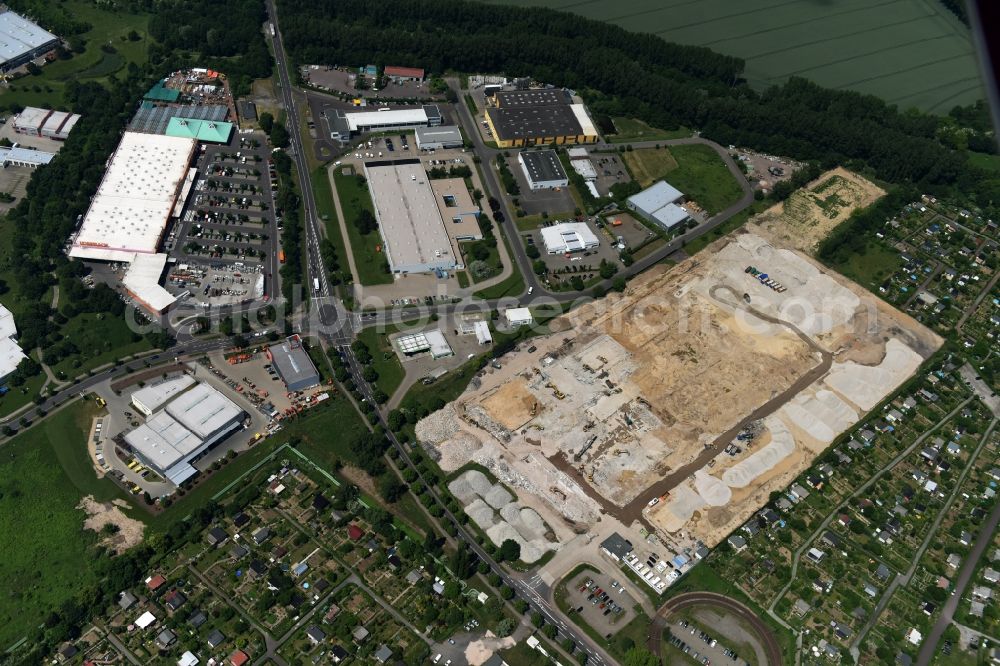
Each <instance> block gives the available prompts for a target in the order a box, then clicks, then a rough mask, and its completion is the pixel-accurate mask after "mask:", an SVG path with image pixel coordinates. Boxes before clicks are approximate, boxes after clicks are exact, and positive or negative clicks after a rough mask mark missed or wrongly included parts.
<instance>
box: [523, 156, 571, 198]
mask: <svg viewBox="0 0 1000 666" xmlns="http://www.w3.org/2000/svg"><path fill="white" fill-rule="evenodd" d="M517 161H518V162H520V164H521V170H522V171H524V177H525V178H526V179H527V180H528V187H530V188H531V189H532V190H548V189H552V188H556V187H566V186H567V185H569V178H568V177H567V176H566V171H565V169H563V166H562V162H560V161H559V155H557V154H556V151H554V150H522V151H521V152H519V153H518V154H517Z"/></svg>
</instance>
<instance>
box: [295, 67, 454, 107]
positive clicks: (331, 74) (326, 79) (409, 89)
mask: <svg viewBox="0 0 1000 666" xmlns="http://www.w3.org/2000/svg"><path fill="white" fill-rule="evenodd" d="M301 72H302V79H303V80H304V81H305V82H306V83H308V84H309V85H311V86H313V87H315V88H319V89H320V90H327V91H330V92H334V93H343V94H347V95H351V96H352V97H362V98H365V99H379V98H382V99H430V98H432V97H434V95H433V94H432V93H431V91H430V86H429V84H428V83H427V82H426V81H425V82H423V83H417V82H416V81H403V82H400V83H396V82H393V81H387V82H386V87H385V88H382V89H379V90H375V89H373V88H371V87H370V86H371V78H370V77H369V79H368V86H369V87H367V88H364V89H361V90H359V89H358V88H357V87H356V84H355V77H356V76H357V75H358V70H357V68H354V67H339V68H335V67H329V66H327V65H306V66H304V67H302V68H301Z"/></svg>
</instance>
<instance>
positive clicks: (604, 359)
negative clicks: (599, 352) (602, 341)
mask: <svg viewBox="0 0 1000 666" xmlns="http://www.w3.org/2000/svg"><path fill="white" fill-rule="evenodd" d="M597 360H598V361H600V362H601V363H607V362H608V359H606V358H604V357H603V356H598V357H597Z"/></svg>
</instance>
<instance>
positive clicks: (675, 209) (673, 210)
mask: <svg viewBox="0 0 1000 666" xmlns="http://www.w3.org/2000/svg"><path fill="white" fill-rule="evenodd" d="M689 217H691V216H690V215H689V214H688V212H687V211H686V210H684V209H683V208H681V207H680V206H678V205H677V204H673V203H669V204H667V205H666V206H663V207H662V208H660V209H658V210H656V211H654V212H653V215H652V218H653V220H655V221H656V222H657V223H658V224H660V225H662V226H663V227H664V228H666V229H671V228H673V227H675V226H677V225H678V224H680V223H681V222H683V221H684V220H686V219H688V218H689Z"/></svg>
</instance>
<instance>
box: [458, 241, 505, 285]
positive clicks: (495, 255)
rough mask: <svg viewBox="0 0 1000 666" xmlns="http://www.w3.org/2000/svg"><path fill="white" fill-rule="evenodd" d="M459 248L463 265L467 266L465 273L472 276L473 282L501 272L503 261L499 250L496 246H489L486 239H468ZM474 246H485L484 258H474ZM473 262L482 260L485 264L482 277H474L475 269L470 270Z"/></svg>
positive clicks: (482, 280)
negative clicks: (463, 261)
mask: <svg viewBox="0 0 1000 666" xmlns="http://www.w3.org/2000/svg"><path fill="white" fill-rule="evenodd" d="M461 248H462V256H463V258H464V260H465V265H466V266H467V267H469V270H468V271H467V273H468V275H469V277H471V278H472V281H473V282H477V283H478V282H484V281H486V280H489V279H490V278H492V277H495V276H497V275H499V274H500V273H502V272H503V261H501V259H500V252H499V251H498V250H497V248H496V246H490V245H489V244H488V243H487V242H486V241H469V242H465V243H462V244H461ZM476 248H486V258H485V259H476V258H475V256H474V252H475V250H476ZM474 262H482V263H484V264H486V266H487V267H488V271H487V272H486V274H485V275H483V276H482V277H476V273H475V271H473V270H471V266H472V264H473V263H474Z"/></svg>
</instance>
